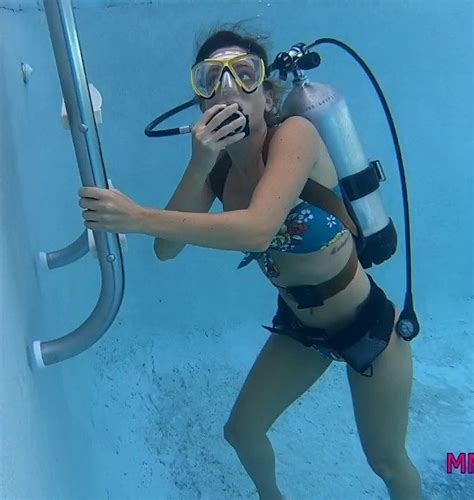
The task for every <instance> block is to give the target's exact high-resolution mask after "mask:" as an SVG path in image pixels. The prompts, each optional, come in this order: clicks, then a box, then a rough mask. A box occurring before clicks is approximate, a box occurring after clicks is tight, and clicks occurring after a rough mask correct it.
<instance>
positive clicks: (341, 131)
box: [277, 45, 397, 268]
mask: <svg viewBox="0 0 474 500" xmlns="http://www.w3.org/2000/svg"><path fill="white" fill-rule="evenodd" d="M298 55H300V58H301V57H304V53H303V51H302V47H301V46H300V45H296V46H294V47H292V49H291V50H290V52H289V57H290V58H292V59H293V60H294V59H295V58H297V57H298ZM287 61H288V59H287ZM304 61H305V60H304V59H303V62H302V63H300V66H301V65H303V66H304ZM314 62H317V64H319V61H318V60H317V59H316V60H315V58H314V57H313V64H314ZM277 64H278V57H277ZM292 64H293V65H294V64H295V63H294V62H292ZM306 67H307V66H306ZM278 69H279V68H278ZM280 71H281V69H280ZM280 75H281V73H280ZM281 114H282V118H283V119H284V118H287V117H289V116H295V115H296V116H302V117H304V118H306V119H308V120H309V121H310V122H311V123H312V124H313V125H314V126H315V127H316V129H317V130H318V132H319V134H320V136H321V138H322V139H323V141H324V144H325V145H326V148H327V150H328V153H329V156H330V157H331V160H332V161H333V163H334V166H335V168H336V171H337V176H338V179H339V182H340V185H341V188H342V189H341V191H342V194H343V198H344V202H345V205H346V208H347V211H348V212H349V215H350V216H351V218H352V219H353V221H354V223H355V224H356V226H357V228H358V231H359V235H360V239H361V241H357V251H358V256H359V260H360V262H361V264H362V266H363V267H364V268H369V267H371V266H372V264H381V263H382V262H384V261H386V260H388V259H389V258H390V257H391V256H392V255H393V254H394V253H395V251H396V248H397V233H396V230H395V226H394V224H393V221H392V219H391V218H389V217H388V216H387V214H386V212H385V209H384V206H383V203H382V199H381V196H380V190H379V186H380V182H381V181H384V180H385V175H384V172H383V169H382V166H381V165H380V162H379V161H378V160H375V161H370V162H369V161H368V159H367V156H366V155H365V153H364V151H363V149H362V145H361V143H360V140H359V137H358V135H357V131H356V129H355V126H354V123H353V121H352V118H351V114H350V111H349V108H348V106H347V103H346V101H345V100H344V97H343V96H342V95H341V94H340V93H339V92H338V91H337V90H336V89H334V88H333V87H331V86H329V85H323V84H321V83H313V82H310V81H309V79H308V77H307V76H306V75H305V74H304V73H303V71H301V67H296V68H295V69H294V79H293V87H292V89H291V90H290V92H289V94H288V95H287V97H286V99H285V101H284V103H283V105H282V110H281ZM357 239H359V238H357Z"/></svg>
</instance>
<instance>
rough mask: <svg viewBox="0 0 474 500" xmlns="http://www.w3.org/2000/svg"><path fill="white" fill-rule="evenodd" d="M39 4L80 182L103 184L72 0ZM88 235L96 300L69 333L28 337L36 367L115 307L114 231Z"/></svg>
mask: <svg viewBox="0 0 474 500" xmlns="http://www.w3.org/2000/svg"><path fill="white" fill-rule="evenodd" d="M43 3H44V9H45V13H46V17H47V21H48V27H49V31H50V35H51V42H52V45H53V50H54V56H55V59H56V65H57V68H58V74H59V80H60V83H61V89H62V93H63V96H64V102H65V106H66V110H67V114H68V118H69V123H70V128H71V136H72V140H73V144H74V151H75V154H76V158H77V162H78V166H79V171H80V176H81V180H82V184H83V185H84V186H97V187H101V188H108V185H107V175H106V172H105V166H104V160H103V157H102V151H101V147H100V142H99V136H98V133H97V127H96V122H95V119H94V114H93V109H92V103H91V98H90V94H89V85H88V81H87V76H86V72H85V68H84V63H83V60H82V53H81V48H80V43H79V38H78V33H77V29H76V23H75V18H74V13H73V9H72V4H71V1H70V0H44V2H43ZM93 234H94V241H95V246H96V248H97V254H98V259H99V263H100V271H101V279H102V287H101V291H100V296H99V299H98V302H97V305H96V307H95V308H94V310H93V311H92V313H91V315H90V316H89V317H88V318H87V320H86V321H85V322H84V323H83V324H82V325H80V326H79V327H78V328H76V329H75V330H74V331H72V332H71V333H69V334H67V335H65V336H63V337H60V338H57V339H55V340H49V341H46V342H41V341H35V342H33V345H32V349H31V351H30V352H29V355H30V359H31V358H32V359H33V361H34V363H35V365H36V366H38V367H42V368H44V367H45V366H47V365H51V364H53V363H58V362H60V361H64V360H66V359H68V358H71V357H73V356H76V355H77V354H80V353H81V352H83V351H85V350H86V349H88V348H89V347H90V346H92V345H93V344H94V343H95V342H97V341H98V340H99V339H100V338H101V337H102V336H103V334H104V333H105V332H106V331H107V329H108V328H109V326H110V325H111V324H112V322H113V320H114V319H115V316H116V315H117V312H118V310H119V308H120V305H121V303H122V299H123V292H124V287H125V279H124V269H123V259H122V253H121V248H120V242H119V236H118V235H117V234H114V233H106V232H94V233H93ZM83 238H84V234H83V235H81V236H80V237H79V239H78V240H76V242H74V243H73V244H72V245H70V247H68V248H69V251H73V252H75V254H76V256H77V255H78V253H80V252H82V251H83V249H84V246H83V245H84V240H83ZM61 258H63V259H67V258H66V257H65V256H64V255H63V256H62V257H57V259H58V260H57V261H56V263H57V262H59V260H60V259H61ZM68 258H69V257H68ZM54 260H55V259H53V265H54ZM63 262H64V261H63Z"/></svg>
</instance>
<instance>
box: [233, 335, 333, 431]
mask: <svg viewBox="0 0 474 500" xmlns="http://www.w3.org/2000/svg"><path fill="white" fill-rule="evenodd" d="M331 362H332V360H331V359H329V358H327V357H325V356H323V355H322V354H320V353H319V352H317V351H316V350H315V349H313V348H311V347H306V346H304V345H303V344H301V343H299V342H298V341H296V340H294V339H292V338H291V337H287V336H284V335H280V334H275V333H274V334H271V335H270V337H269V338H268V340H267V342H266V343H265V345H264V346H263V348H262V350H261V351H260V353H259V354H258V356H257V359H256V360H255V363H254V364H253V366H252V368H251V370H250V372H249V374H248V375H247V378H246V380H245V382H244V384H243V386H242V389H241V391H240V393H239V395H238V397H237V399H236V401H235V404H234V407H233V408H232V411H231V414H230V417H229V420H228V422H227V424H226V430H227V432H228V433H239V432H244V433H245V434H248V433H251V432H267V431H268V429H269V428H270V426H271V425H272V424H273V422H274V421H275V420H276V419H277V418H278V417H279V416H280V415H281V414H282V413H283V411H284V410H285V409H286V408H288V406H290V405H291V403H293V401H295V400H296V399H297V398H298V397H299V396H301V395H302V394H303V393H304V392H305V391H306V390H307V389H309V388H310V387H311V386H312V385H313V384H314V383H315V382H316V380H318V378H319V377H320V376H321V375H322V374H323V373H324V372H325V370H326V369H327V368H328V366H329V365H330V364H331Z"/></svg>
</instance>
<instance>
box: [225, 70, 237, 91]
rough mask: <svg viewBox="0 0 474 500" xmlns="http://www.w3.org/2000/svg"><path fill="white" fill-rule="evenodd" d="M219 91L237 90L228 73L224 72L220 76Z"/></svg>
mask: <svg viewBox="0 0 474 500" xmlns="http://www.w3.org/2000/svg"><path fill="white" fill-rule="evenodd" d="M221 89H222V91H230V90H237V84H236V83H235V80H234V78H233V77H232V75H231V74H230V73H229V72H228V71H224V74H223V75H222V81H221Z"/></svg>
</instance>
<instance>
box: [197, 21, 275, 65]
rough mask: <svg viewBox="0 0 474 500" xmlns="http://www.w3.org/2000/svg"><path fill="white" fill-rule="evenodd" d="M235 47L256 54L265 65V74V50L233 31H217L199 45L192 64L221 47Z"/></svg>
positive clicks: (254, 41)
mask: <svg viewBox="0 0 474 500" xmlns="http://www.w3.org/2000/svg"><path fill="white" fill-rule="evenodd" d="M231 45H234V46H237V47H240V48H241V49H243V50H245V51H247V52H251V53H252V54H257V56H259V57H260V58H261V59H263V62H264V63H265V73H266V71H267V68H268V57H267V51H266V50H265V48H264V47H263V46H262V45H260V44H259V43H258V42H257V40H256V39H254V38H251V37H244V36H242V35H240V34H239V33H236V32H235V31H230V30H219V31H217V32H215V33H213V34H211V35H210V36H209V38H208V39H207V40H206V41H205V42H204V43H203V44H202V45H201V48H200V49H199V52H198V53H197V56H196V60H195V62H194V64H197V63H198V62H201V61H203V60H204V59H206V58H207V57H209V56H210V55H211V54H212V53H213V52H214V51H216V50H217V49H220V48H222V47H228V46H231Z"/></svg>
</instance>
